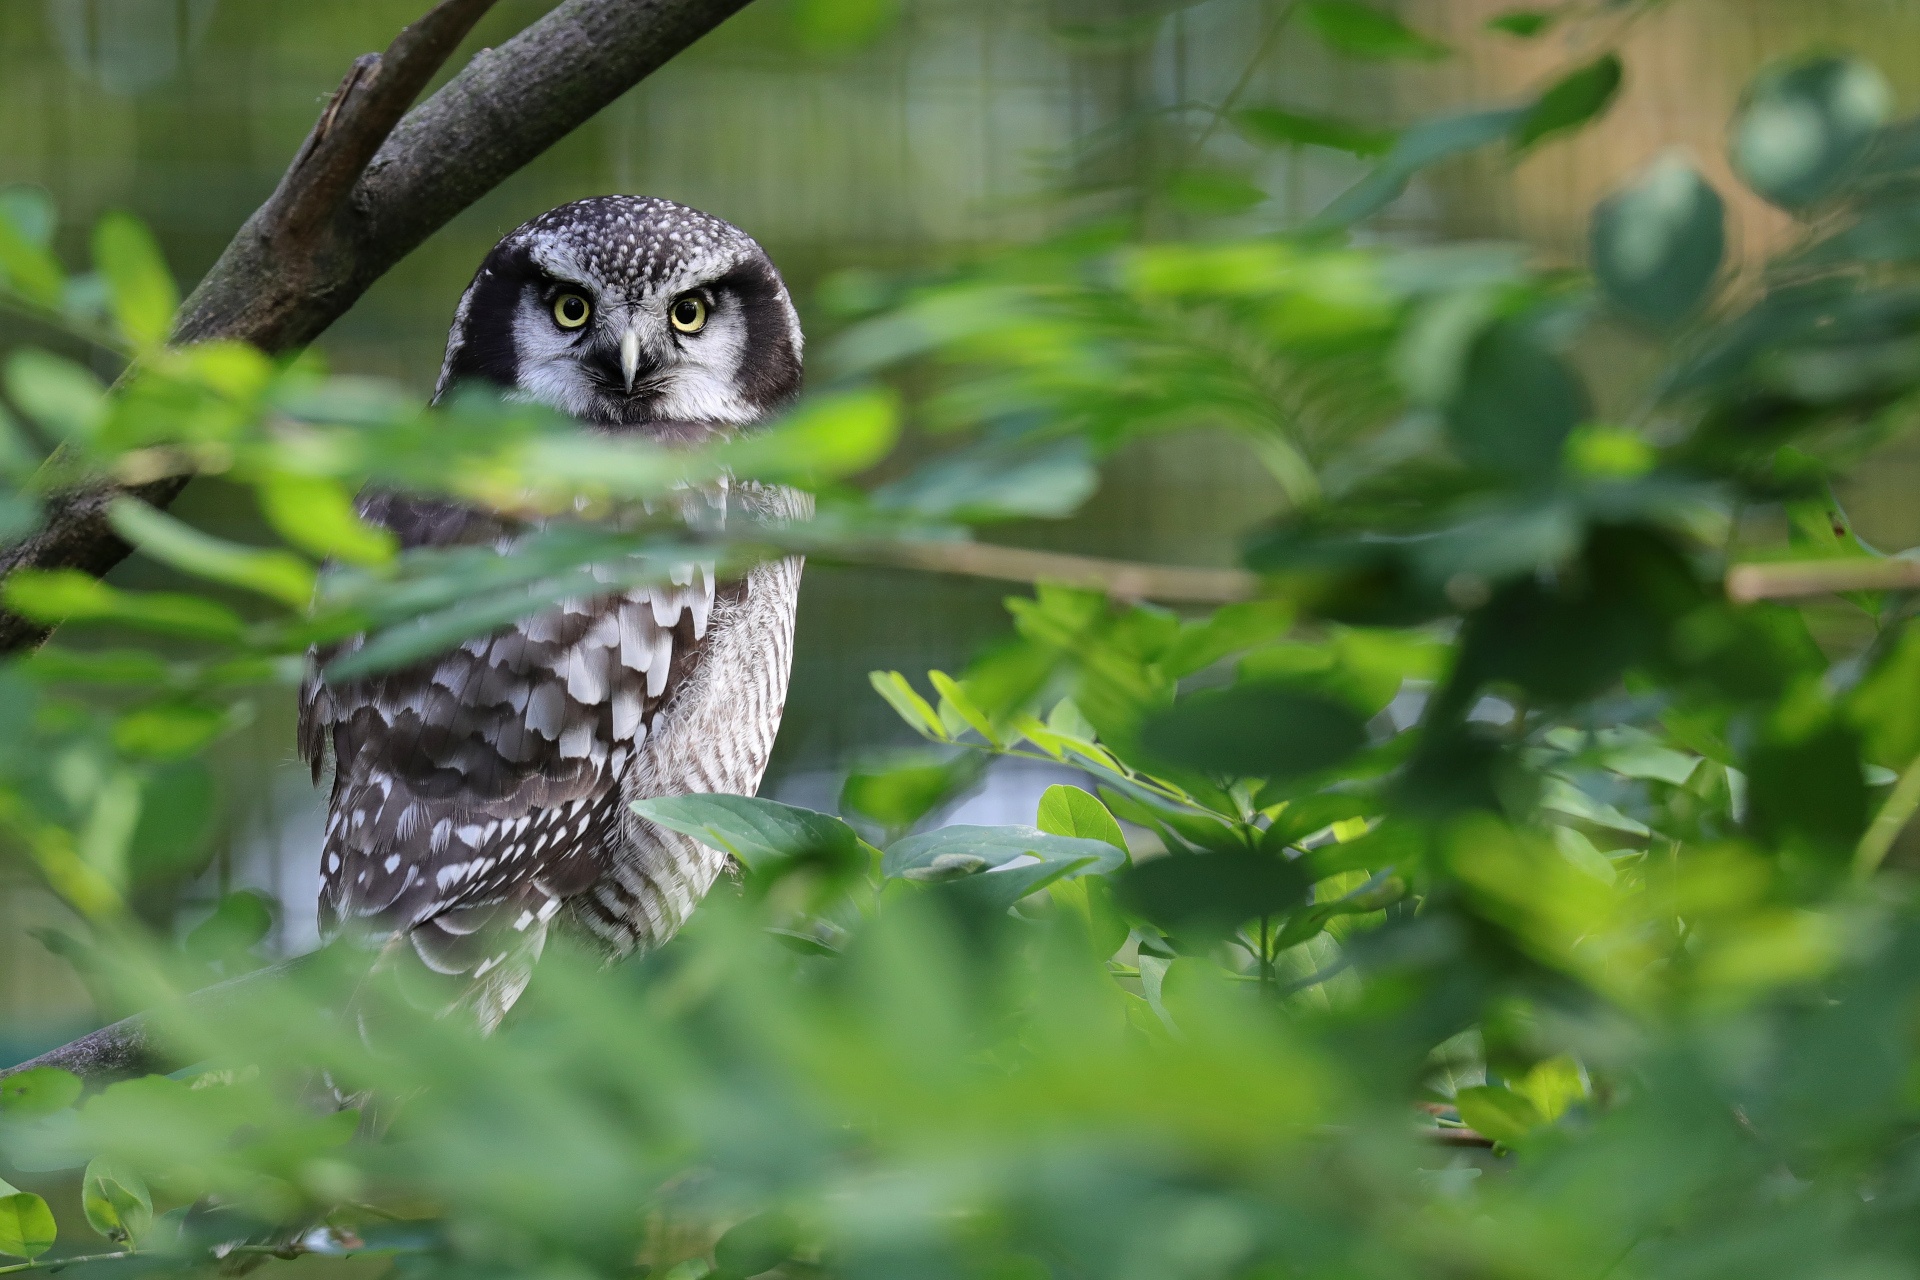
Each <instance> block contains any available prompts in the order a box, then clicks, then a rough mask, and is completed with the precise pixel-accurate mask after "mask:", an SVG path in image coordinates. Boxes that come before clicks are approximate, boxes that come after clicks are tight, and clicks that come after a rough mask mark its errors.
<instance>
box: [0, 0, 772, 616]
mask: <svg viewBox="0 0 1920 1280" xmlns="http://www.w3.org/2000/svg"><path fill="white" fill-rule="evenodd" d="M746 3H747V0H562V3H560V4H558V5H556V6H554V8H553V9H552V10H550V11H549V12H548V13H547V14H546V16H545V17H543V18H541V19H540V20H539V21H537V22H535V23H533V24H532V25H531V26H529V27H527V28H526V29H525V30H524V31H522V32H520V33H519V34H518V35H516V36H514V37H513V39H511V40H509V41H507V42H506V43H505V44H503V45H501V46H500V47H499V48H497V49H490V50H482V51H480V53H478V54H476V55H475V56H474V58H473V59H472V61H470V62H469V63H468V64H467V65H466V67H464V68H463V69H462V70H461V71H460V73H459V74H458V75H456V76H454V77H453V79H452V80H450V81H448V83H447V84H446V85H444V86H443V87H442V88H441V89H440V90H439V92H437V93H435V94H434V95H433V96H432V97H430V98H428V99H427V100H426V101H425V102H422V103H420V104H419V105H418V106H416V107H414V108H413V109H412V110H411V111H407V110H406V108H407V106H408V104H409V103H410V102H412V100H413V98H414V97H415V96H417V95H418V94H419V93H420V91H421V90H422V89H423V88H424V87H425V85H426V84H427V82H428V81H429V80H431V79H432V78H433V75H434V73H435V72H436V71H437V70H438V69H439V68H440V67H441V66H442V65H444V64H445V62H446V60H447V58H448V57H450V56H451V55H452V53H453V51H454V50H455V49H456V48H457V47H458V45H459V43H460V41H461V40H462V39H463V38H465V36H466V35H467V34H468V33H469V32H470V31H471V30H472V28H473V25H474V24H475V23H476V22H477V21H478V20H479V19H480V17H481V16H482V15H483V14H484V13H485V12H486V11H487V9H488V8H489V7H490V4H491V0H441V2H440V3H439V4H437V5H436V6H435V7H434V8H433V9H432V10H430V11H429V12H428V13H427V14H426V15H425V16H424V17H422V18H421V19H420V20H419V21H417V22H415V23H414V24H413V25H412V26H410V27H408V28H407V29H406V30H405V31H402V32H401V33H400V35H399V37H398V38H397V39H395V40H394V42H393V44H392V46H391V47H389V48H388V50H387V52H386V53H385V54H384V55H373V54H369V55H367V56H365V57H363V58H361V59H359V60H358V61H357V62H356V63H355V64H354V67H353V69H352V70H351V71H350V72H349V73H348V75H347V77H346V78H345V80H343V81H342V83H341V85H340V88H339V89H338V90H336V91H335V93H334V95H333V98H332V99H331V100H330V101H329V102H328V104H327V106H326V108H325V110H324V111H322V113H321V117H320V119H319V121H318V122H317V123H316V124H315V125H314V129H313V131H312V133H311V134H309V136H308V138H307V141H306V142H305V143H304V144H302V146H301V148H300V151H299V152H298V153H297V154H296V156H295V157H294V160H293V163H292V165H291V166H289V168H288V171H287V173H286V174H285V175H284V176H283V177H282V179H281V182H280V185H279V187H278V188H276V190H275V191H274V194H273V195H272V196H271V197H270V198H269V199H268V200H267V202H266V203H265V204H263V205H262V206H261V207H260V208H259V209H257V210H255V211H254V213H253V215H252V216H251V217H250V218H248V219H247V222H246V225H245V226H243V227H242V228H241V229H240V231H239V233H238V234H237V235H235V236H234V238H233V240H232V242H231V243H229V244H228V245H227V248H226V250H225V251H224V252H223V253H222V254H221V255H220V260H219V261H218V262H216V263H215V264H214V266H213V269H212V270H210V271H209V272H208V273H207V275H206V277H205V278H204V279H202V280H201V281H200V284H199V286H198V287H197V288H195V289H194V291H193V293H192V295H191V296H190V297H188V299H187V301H186V304H185V305H184V306H183V307H182V308H181V312H180V316H179V319H178V322H177V324H176V326H175V329H174V339H175V341H178V342H201V341H206V340H208V339H212V338H230V339H238V340H240V341H244V342H250V343H252V344H254V345H255V346H257V347H259V348H261V349H262V350H264V351H269V352H279V351H285V350H288V349H290V348H293V347H299V346H303V345H305V344H306V343H308V342H311V341H312V340H313V339H314V338H316V337H318V336H319V335H320V334H321V333H322V332H324V331H325V330H326V328H327V326H328V325H330V324H332V323H333V322H334V321H335V320H337V319H339V318H340V316H342V315H344V314H345V313H346V311H347V309H348V308H349V307H351V306H352V305H353V304H354V303H355V302H356V301H357V300H358V299H359V298H360V295H361V294H363V293H365V292H366V291H367V289H368V288H369V287H370V286H371V285H372V284H373V282H374V281H376V280H378V279H379V278H380V277H381V276H382V275H384V274H385V273H386V272H387V271H388V270H389V269H390V268H392V267H393V266H394V264H396V263H397V262H399V261H400V259H402V258H404V257H405V256H406V255H407V254H409V253H411V252H412V251H413V250H414V249H415V248H416V247H418V246H419V245H420V243H421V242H422V241H424V240H425V239H426V238H427V237H428V236H429V235H431V234H433V232H435V231H437V230H439V229H440V228H441V227H442V226H444V225H445V224H446V223H447V222H448V221H449V220H450V219H451V218H452V217H453V216H454V215H455V214H457V213H459V212H460V211H461V210H463V209H465V208H466V207H467V206H468V205H470V204H472V203H473V202H474V201H475V200H477V199H478V198H479V197H480V196H482V195H484V194H485V193H486V192H488V191H490V190H492V189H493V188H494V187H496V186H498V185H499V184H500V183H501V182H502V181H503V180H504V179H506V178H507V177H508V176H509V175H511V174H513V173H514V172H516V171H517V170H519V169H520V168H521V167H522V166H524V165H525V164H527V162H528V161H530V160H532V159H534V157H536V156H538V155H539V154H540V153H541V152H543V151H545V150H546V149H547V148H548V147H550V146H552V145H553V144H554V143H555V142H557V141H559V140H560V139H561V138H563V137H565V136H566V135H567V134H568V133H570V132H572V131H573V130H574V129H575V128H577V127H578V126H580V125H581V124H583V123H585V122H586V121H587V120H588V119H590V118H591V117H592V116H593V115H595V114H596V113H597V112H599V110H600V109H601V108H602V107H604V106H606V105H607V104H608V103H610V102H612V101H613V100H614V99H615V98H618V97H619V96H620V95H621V94H623V93H625V92H626V91H627V90H628V89H630V88H632V87H633V86H634V85H635V84H637V83H639V82H640V81H641V80H642V79H644V78H645V77H646V76H648V75H650V74H651V73H652V72H654V71H656V70H658V69H659V68H660V67H661V66H662V65H664V64H665V63H666V62H667V61H668V60H669V59H670V58H672V57H673V56H674V55H676V54H678V53H679V52H680V51H682V50H683V49H685V48H686V47H687V46H688V45H691V44H692V43H693V42H694V41H696V40H698V39H699V38H700V37H701V36H703V35H705V34H707V32H709V31H711V30H713V28H715V27H717V26H719V25H720V23H721V22H723V21H725V20H726V19H727V18H729V17H731V16H733V14H735V13H736V12H738V11H739V10H740V9H741V8H743V7H745V5H746ZM402 112H405V114H404V115H403V114H402ZM185 485H186V478H185V477H183V476H170V477H167V478H165V479H161V480H156V481H154V482H152V483H150V484H146V485H141V486H139V487H137V488H135V489H133V490H131V492H133V493H134V494H135V495H136V496H138V497H139V498H141V499H142V500H143V501H145V502H148V503H151V504H152V505H154V506H160V507H164V506H166V505H167V504H168V503H170V502H171V501H172V500H173V499H174V497H176V496H177V495H178V494H179V492H180V490H181V489H182V488H184V487H185ZM110 497H111V493H110V491H108V490H105V489H79V490H75V491H72V492H68V493H64V494H58V495H55V496H54V497H53V498H52V499H50V500H49V501H48V504H47V514H46V519H45V521H44V523H43V525H42V527H41V529H40V530H39V532H37V533H35V534H34V535H33V536H32V537H30V538H28V539H26V540H24V541H22V542H20V543H18V544H16V545H14V546H12V547H9V548H7V549H6V550H5V551H4V552H0V576H3V575H5V574H8V573H11V572H13V571H14V570H15V569H19V568H36V569H54V568H74V569H81V570H84V571H85V572H87V573H91V574H95V575H99V574H103V573H105V572H106V571H107V570H108V569H111V568H112V567H113V566H114V565H116V564H118V563H119V562H120V561H121V560H122V559H124V558H125V557H126V555H127V552H128V550H129V548H128V547H127V544H126V543H125V542H123V541H121V540H120V539H119V538H118V537H116V536H115V535H114V533H113V531H112V529H111V528H109V527H108V525H107V521H106V508H107V504H108V501H109V499H110ZM45 635H46V632H45V629H44V628H42V627H39V626H37V625H35V624H33V623H31V622H28V621H27V620H25V619H23V618H19V617H15V616H13V615H11V614H5V613H0V653H4V652H8V651H11V650H16V649H20V648H24V647H27V646H30V645H34V644H37V643H39V641H40V640H41V639H43V638H44V637H45Z"/></svg>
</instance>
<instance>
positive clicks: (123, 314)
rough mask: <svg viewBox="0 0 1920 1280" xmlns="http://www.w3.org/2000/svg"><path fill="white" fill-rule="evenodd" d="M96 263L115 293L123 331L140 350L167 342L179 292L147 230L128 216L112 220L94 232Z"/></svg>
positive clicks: (116, 313)
mask: <svg viewBox="0 0 1920 1280" xmlns="http://www.w3.org/2000/svg"><path fill="white" fill-rule="evenodd" d="M93 260H94V264H95V265H96V266H98V267H99V269H100V274H101V276H103V277H104V278H105V279H106V282H107V287H108V288H109V289H110V290H111V291H112V295H113V315H114V319H115V320H116V321H118V323H119V325H120V331H121V332H122V333H124V334H126V335H127V336H128V337H129V338H131V339H133V341H134V343H135V345H137V346H142V347H149V346H154V345H156V344H158V343H162V342H165V341H166V340H167V335H168V333H170V332H171V331H172V329H173V313H174V309H175V308H177V307H178V306H179V305H180V291H179V289H178V288H177V287H176V286H175V285H174V283H173V275H172V273H171V272H169V271H168V270H167V263H166V259H165V258H163V257H162V256H161V254H160V246H159V244H158V243H157V242H156V241H155V240H154V238H153V233H152V232H150V231H148V230H147V228H146V225H145V224H144V223H142V222H140V221H139V220H138V219H137V218H134V217H132V216H131V215H129V214H125V213H109V214H107V215H106V216H105V217H103V218H101V219H100V222H99V224H98V225H96V226H95V227H94V230H93Z"/></svg>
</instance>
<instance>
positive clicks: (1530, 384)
mask: <svg viewBox="0 0 1920 1280" xmlns="http://www.w3.org/2000/svg"><path fill="white" fill-rule="evenodd" d="M1589 412H1590V410H1589V406H1588V402H1587V393H1586V388H1585V387H1584V386H1582V385H1581V383H1580V381H1579V379H1578V378H1577V377H1576V376H1575V374H1574V373H1573V371H1572V370H1571V369H1569V368H1567V366H1566V365H1565V364H1563V363H1562V362H1561V361H1560V359H1559V357H1557V356H1555V355H1554V354H1553V353H1552V352H1550V351H1548V350H1546V349H1545V348H1544V347H1543V346H1542V345H1541V344H1540V342H1539V340H1538V339H1536V338H1535V337H1534V336H1533V334H1532V333H1531V332H1530V331H1529V330H1528V328H1527V327H1526V326H1525V325H1524V324H1523V323H1521V322H1519V321H1516V320H1508V321H1502V322H1501V323H1498V324H1496V325H1494V326H1493V327H1492V328H1490V329H1488V330H1487V331H1486V332H1485V333H1483V334H1481V335H1480V338H1479V339H1478V340H1477V341H1476V342H1475V343H1474V344H1473V348H1472V350H1471V351H1469V353H1468V355H1467V363H1466V367H1465V369H1464V370H1463V372H1462V376H1461V383H1460V392H1459V395H1458V396H1457V397H1456V398H1455V399H1454V402H1453V404H1452V406H1451V407H1450V408H1449V409H1448V411H1447V429H1448V432H1449V433H1450V434H1451V435H1452V437H1453V442H1454V445H1455V447H1456V448H1458V449H1459V451H1460V456H1461V457H1462V458H1464V459H1465V460H1466V461H1467V462H1469V463H1472V464H1473V465H1474V466H1477V467H1484V468H1486V469H1487V470H1490V471H1501V472H1507V473H1510V474H1518V475H1523V476H1528V477H1533V478H1541V477H1545V476H1547V475H1550V474H1552V473H1553V472H1555V471H1557V470H1558V469H1559V466H1560V458H1561V453H1562V451H1563V449H1564V448H1565V445H1566V439H1567V435H1568V434H1569V433H1570V432H1571V431H1572V430H1573V429H1574V428H1575V427H1577V426H1579V425H1580V423H1581V422H1582V421H1584V420H1585V419H1586V417H1587V415H1588V413H1589Z"/></svg>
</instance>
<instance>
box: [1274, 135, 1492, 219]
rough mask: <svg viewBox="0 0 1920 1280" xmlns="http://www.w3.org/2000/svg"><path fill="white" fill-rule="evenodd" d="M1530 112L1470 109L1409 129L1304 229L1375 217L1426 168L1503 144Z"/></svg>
mask: <svg viewBox="0 0 1920 1280" xmlns="http://www.w3.org/2000/svg"><path fill="white" fill-rule="evenodd" d="M1526 114H1527V108H1525V107H1501V108H1495V109H1493V110H1481V111H1467V112H1462V113H1461V114H1459V115H1452V116H1441V117H1440V118H1438V119H1435V120H1425V121H1422V122H1421V123H1419V124H1416V125H1414V126H1412V127H1411V128H1408V129H1407V130H1405V131H1404V132H1402V133H1401V134H1400V136H1399V138H1398V139H1396V140H1395V142H1394V144H1393V146H1392V148H1391V149H1390V150H1388V152H1387V154H1386V156H1385V157H1384V158H1383V159H1382V160H1381V161H1380V164H1379V165H1378V167H1376V168H1375V169H1374V171H1373V172H1372V173H1370V174H1368V175H1367V176H1366V177H1364V178H1362V179H1361V180H1360V181H1359V182H1357V183H1355V184H1354V185H1353V186H1351V187H1349V188H1348V189H1347V190H1346V191H1345V192H1344V193H1343V194H1341V195H1340V196H1339V197H1338V198H1336V199H1335V200H1334V201H1333V203H1332V204H1330V205H1328V206H1327V207H1326V208H1325V209H1323V210H1322V211H1321V212H1320V213H1319V214H1318V215H1316V216H1315V217H1314V218H1313V220H1312V221H1311V222H1309V223H1308V224H1307V226H1306V227H1305V228H1304V230H1306V231H1310V232H1311V231H1328V230H1333V229H1335V228H1339V227H1345V226H1349V225H1351V224H1353V223H1355V222H1359V221H1360V220H1361V219H1363V218H1368V217H1371V216H1372V215H1373V214H1376V213H1378V212H1379V211H1380V210H1382V209H1384V208H1385V207H1386V206H1387V205H1389V204H1391V203H1392V202H1393V201H1394V200H1395V199H1397V198H1398V197H1399V196H1400V193H1401V192H1403V191H1405V190H1406V189H1407V183H1408V182H1410V181H1411V180H1412V179H1413V176H1414V175H1415V174H1417V173H1419V172H1420V171H1421V170H1422V169H1425V168H1427V167H1428V166H1429V165H1434V164H1438V163H1440V162H1441V161H1442V160H1449V159H1452V158H1453V157H1454V156H1458V155H1463V154H1465V153H1466V152H1469V151H1474V150H1477V149H1478V148H1480V147H1484V146H1486V145H1487V144H1488V143H1490V142H1498V141H1499V140H1500V139H1502V138H1505V137H1507V136H1509V135H1510V134H1511V133H1512V131H1513V128H1514V126H1515V124H1516V123H1517V122H1519V121H1520V120H1521V119H1523V118H1524V117H1525V116H1526Z"/></svg>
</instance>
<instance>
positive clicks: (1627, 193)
mask: <svg viewBox="0 0 1920 1280" xmlns="http://www.w3.org/2000/svg"><path fill="white" fill-rule="evenodd" d="M1725 224H1726V206H1725V205H1724V204H1722V203H1721V200H1720V193H1719V192H1717V191H1715V190H1714V189H1713V187H1712V186H1711V185H1710V184H1709V183H1708V182H1707V180H1706V179H1705V178H1703V177H1701V176H1700V174H1699V172H1698V171H1697V170H1696V169H1694V167H1693V166H1692V165H1690V164H1688V163H1687V162H1686V160H1685V159H1684V158H1682V157H1681V156H1679V155H1678V154H1676V153H1671V152H1670V153H1668V154H1666V155H1664V156H1662V157H1661V158H1660V159H1658V160H1656V161H1655V162H1654V163H1653V165H1652V167H1650V168H1649V169H1648V170H1647V171H1646V172H1645V173H1644V174H1642V175H1641V176H1640V177H1639V178H1638V179H1637V180H1636V181H1635V182H1634V183H1633V185H1631V186H1629V187H1627V188H1626V189H1624V190H1622V191H1619V192H1616V193H1615V194H1613V195H1611V196H1609V197H1607V198H1606V199H1605V200H1603V201H1601V202H1600V204H1599V206H1598V207H1597V208H1595V209H1594V211H1593V230H1592V233H1591V245H1592V251H1593V271H1594V275H1595V276H1596V277H1597V278H1598V279H1599V281H1600V285H1601V287H1602V288H1603V289H1604V290H1605V291H1606V294H1607V297H1608V298H1609V299H1611V300H1612V301H1613V303H1614V304H1615V305H1616V306H1618V307H1620V308H1621V310H1623V311H1625V312H1627V313H1628V314H1629V315H1632V316H1634V317H1635V318H1636V319H1639V320H1642V321H1644V322H1645V323H1647V324H1649V325H1652V326H1654V327H1655V328H1657V329H1667V328H1672V327H1673V326H1675V325H1677V324H1679V323H1680V322H1681V321H1683V320H1685V319H1687V318H1688V317H1689V316H1691V315H1692V314H1693V313H1694V312H1696V311H1697V310H1699V308H1700V305H1701V303H1702V302H1704V301H1705V299H1706V297H1707V294H1708V291H1709V290H1710V289H1711V288H1712V286H1713V281H1714V277H1715V276H1717V275H1718V274H1719V272H1720V260H1721V257H1722V255H1723V254H1724V253H1725V251H1726V226H1725Z"/></svg>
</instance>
